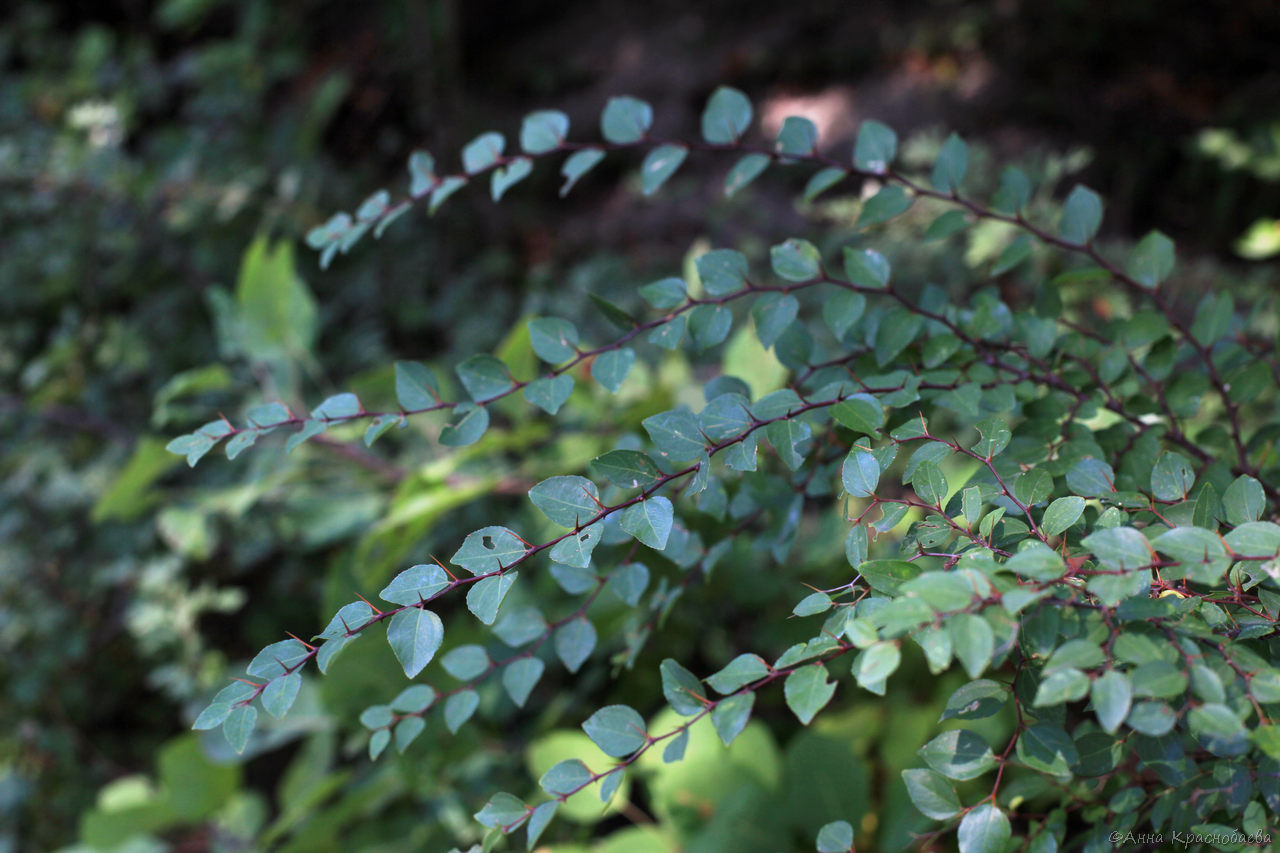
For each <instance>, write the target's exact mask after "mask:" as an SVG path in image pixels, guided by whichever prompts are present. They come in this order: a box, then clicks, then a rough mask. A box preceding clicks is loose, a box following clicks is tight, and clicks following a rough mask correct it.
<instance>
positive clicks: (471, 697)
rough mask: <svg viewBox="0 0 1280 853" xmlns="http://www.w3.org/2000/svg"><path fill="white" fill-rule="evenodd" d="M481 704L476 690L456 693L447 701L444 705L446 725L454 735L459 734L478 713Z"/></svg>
mask: <svg viewBox="0 0 1280 853" xmlns="http://www.w3.org/2000/svg"><path fill="white" fill-rule="evenodd" d="M479 704H480V697H479V695H477V694H476V692H475V691H474V690H463V691H461V692H458V693H455V694H453V695H452V696H450V697H449V698H448V699H446V700H445V703H444V724H445V727H446V728H448V729H449V731H450V732H452V733H453V734H457V733H458V729H460V728H462V725H463V724H464V723H465V722H466V721H467V720H469V719H471V715H472V714H474V713H475V712H476V707H477V706H479Z"/></svg>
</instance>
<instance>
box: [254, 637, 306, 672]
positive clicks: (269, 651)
mask: <svg viewBox="0 0 1280 853" xmlns="http://www.w3.org/2000/svg"><path fill="white" fill-rule="evenodd" d="M310 655H311V650H310V649H308V648H307V647H306V646H305V645H303V644H302V643H301V642H299V641H298V640H281V641H279V642H278V643H272V644H271V645H269V646H267V647H266V648H264V649H263V650H262V651H260V652H258V654H257V655H255V656H254V658H253V660H252V661H250V662H249V666H248V668H247V669H246V670H245V671H246V672H248V673H249V675H253V676H256V677H258V678H275V677H276V676H278V675H285V674H287V673H288V672H290V671H292V670H294V669H296V668H297V667H298V665H299V664H301V663H302V662H303V661H305V660H306V659H307V658H308V657H310Z"/></svg>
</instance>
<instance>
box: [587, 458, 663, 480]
mask: <svg viewBox="0 0 1280 853" xmlns="http://www.w3.org/2000/svg"><path fill="white" fill-rule="evenodd" d="M591 467H592V470H593V471H594V472H595V473H597V474H599V475H600V476H602V477H604V478H605V479H607V480H608V481H609V482H610V483H613V484H614V485H615V486H618V487H619V488H622V489H647V488H648V487H649V486H652V485H653V484H654V483H657V482H660V481H661V480H662V477H663V474H662V470H661V469H660V468H658V464H657V463H656V462H654V461H653V459H652V458H650V457H649V455H648V454H646V453H641V452H640V451H638V450H610V451H609V452H608V453H605V454H604V455H602V456H597V457H596V458H595V459H593V460H592V461H591Z"/></svg>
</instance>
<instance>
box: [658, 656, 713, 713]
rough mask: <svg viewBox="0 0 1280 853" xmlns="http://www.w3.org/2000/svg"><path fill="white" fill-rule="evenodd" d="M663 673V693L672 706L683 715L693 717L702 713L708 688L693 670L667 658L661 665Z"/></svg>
mask: <svg viewBox="0 0 1280 853" xmlns="http://www.w3.org/2000/svg"><path fill="white" fill-rule="evenodd" d="M660 671H661V673H662V695H663V696H664V697H666V700H667V702H669V703H670V704H671V708H672V710H673V711H675V712H676V713H677V714H679V715H680V716H682V717H692V716H693V715H694V714H698V713H701V712H702V710H703V708H704V704H703V701H702V700H704V699H705V698H706V690H705V689H703V687H702V682H700V681H699V680H698V678H697V676H695V675H694V674H693V673H692V672H690V671H689V670H687V669H685V668H684V667H683V666H681V665H680V664H679V663H677V662H676V661H674V660H672V659H671V658H667V659H666V660H664V661H663V662H662V666H661V667H660Z"/></svg>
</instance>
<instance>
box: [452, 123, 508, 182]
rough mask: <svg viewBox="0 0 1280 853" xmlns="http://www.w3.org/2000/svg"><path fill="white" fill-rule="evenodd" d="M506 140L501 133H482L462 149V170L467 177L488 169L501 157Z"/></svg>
mask: <svg viewBox="0 0 1280 853" xmlns="http://www.w3.org/2000/svg"><path fill="white" fill-rule="evenodd" d="M506 146H507V140H506V139H505V138H504V137H503V136H502V134H501V133H494V132H492V131H490V132H489V133H482V134H480V135H479V136H477V137H476V138H475V139H473V140H471V141H470V142H468V143H467V145H466V147H464V148H463V149H462V169H463V171H465V172H466V173H467V174H468V175H474V174H475V173H476V172H480V171H483V170H485V169H488V168H489V167H490V166H493V165H494V164H495V163H497V162H498V160H499V158H501V157H502V151H503V149H504V148H506Z"/></svg>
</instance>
